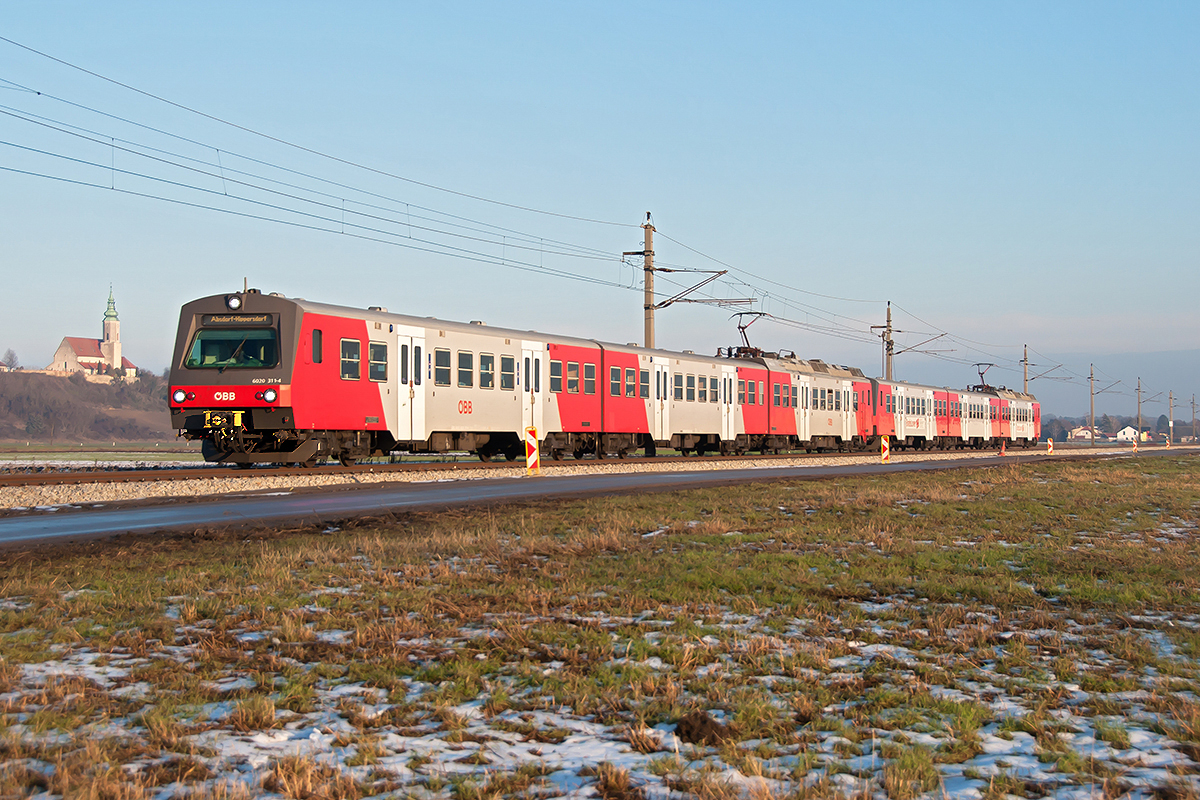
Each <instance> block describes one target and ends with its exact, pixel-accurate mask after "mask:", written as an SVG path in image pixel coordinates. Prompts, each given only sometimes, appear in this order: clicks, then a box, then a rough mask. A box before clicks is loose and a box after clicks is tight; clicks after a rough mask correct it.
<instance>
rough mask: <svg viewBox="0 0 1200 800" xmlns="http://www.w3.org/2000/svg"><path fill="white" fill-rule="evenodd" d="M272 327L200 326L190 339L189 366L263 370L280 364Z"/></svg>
mask: <svg viewBox="0 0 1200 800" xmlns="http://www.w3.org/2000/svg"><path fill="white" fill-rule="evenodd" d="M278 343H279V339H278V334H276V333H275V329H274V328H202V329H201V330H199V331H198V332H197V333H196V338H195V339H193V340H192V347H191V349H190V350H189V351H188V357H187V361H185V362H184V364H183V365H184V366H185V367H187V368H188V369H215V370H218V371H221V372H224V371H225V370H226V369H246V368H253V369H263V368H264V367H274V366H277V365H278V364H279V347H278Z"/></svg>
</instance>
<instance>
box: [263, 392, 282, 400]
mask: <svg viewBox="0 0 1200 800" xmlns="http://www.w3.org/2000/svg"><path fill="white" fill-rule="evenodd" d="M278 399H279V392H277V391H275V390H274V389H267V390H266V391H265V392H263V400H266V401H267V402H268V403H274V402H275V401H276V400H278Z"/></svg>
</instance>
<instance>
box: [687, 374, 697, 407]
mask: <svg viewBox="0 0 1200 800" xmlns="http://www.w3.org/2000/svg"><path fill="white" fill-rule="evenodd" d="M687 401H688V402H689V403H694V402H696V376H695V375H688V376H687Z"/></svg>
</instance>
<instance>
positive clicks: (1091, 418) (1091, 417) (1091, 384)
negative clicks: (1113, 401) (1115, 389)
mask: <svg viewBox="0 0 1200 800" xmlns="http://www.w3.org/2000/svg"><path fill="white" fill-rule="evenodd" d="M1088 366H1089V367H1090V368H1091V370H1090V371H1089V372H1088V392H1089V393H1090V394H1091V396H1092V410H1091V412H1089V413H1088V425H1089V426H1090V427H1091V429H1092V447H1095V446H1096V365H1095V364H1088Z"/></svg>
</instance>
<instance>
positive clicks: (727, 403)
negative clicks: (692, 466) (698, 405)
mask: <svg viewBox="0 0 1200 800" xmlns="http://www.w3.org/2000/svg"><path fill="white" fill-rule="evenodd" d="M736 385H737V367H734V366H733V365H731V364H722V365H721V441H723V442H728V441H732V440H733V439H736V438H737V424H736V419H737V418H736V416H735V415H734V410H733V391H734V387H735V386H736Z"/></svg>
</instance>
